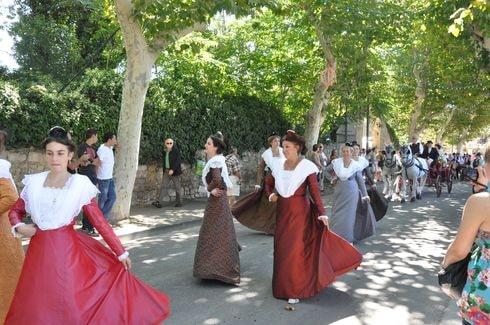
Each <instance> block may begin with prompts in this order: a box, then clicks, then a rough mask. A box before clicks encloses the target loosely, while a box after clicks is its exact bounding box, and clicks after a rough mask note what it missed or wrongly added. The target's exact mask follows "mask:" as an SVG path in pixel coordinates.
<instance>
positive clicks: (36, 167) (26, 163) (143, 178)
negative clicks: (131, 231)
mask: <svg viewBox="0 0 490 325" xmlns="http://www.w3.org/2000/svg"><path fill="white" fill-rule="evenodd" d="M259 157H260V155H259V153H256V152H245V153H244V154H243V155H242V156H241V174H242V186H241V193H242V194H243V193H248V192H250V191H253V189H254V185H255V182H256V178H257V163H258V161H259ZM7 159H8V160H9V161H10V162H11V163H12V169H11V172H12V175H13V177H14V180H15V182H16V184H17V188H18V189H19V191H20V190H21V189H22V187H23V186H22V183H21V181H22V178H23V177H24V175H26V174H34V173H39V172H42V171H44V170H46V169H47V167H46V164H45V161H44V154H43V152H42V151H39V150H34V149H20V150H11V151H9V152H8V154H7ZM115 168H117V165H116V166H115ZM161 181H162V168H160V167H159V166H158V165H140V166H139V167H138V171H137V173H136V180H135V184H134V189H133V198H132V204H133V205H146V204H150V203H151V202H152V201H153V200H155V198H157V196H158V194H159V191H160V184H161ZM115 182H117V179H116V180H115ZM181 183H182V192H183V193H182V194H183V197H184V199H192V198H197V197H205V196H206V192H205V189H204V187H203V185H202V181H201V177H200V176H197V175H195V174H194V166H191V165H189V164H187V163H184V164H182V176H181ZM169 195H170V196H169V197H168V198H167V199H168V200H169V201H170V200H173V199H174V198H175V191H174V189H173V188H171V189H170V191H169Z"/></svg>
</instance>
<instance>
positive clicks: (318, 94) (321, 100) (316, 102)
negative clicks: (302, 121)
mask: <svg viewBox="0 0 490 325" xmlns="http://www.w3.org/2000/svg"><path fill="white" fill-rule="evenodd" d="M313 96H314V97H313V104H312V105H311V107H310V108H309V109H308V111H307V112H306V126H305V134H304V137H305V143H306V147H307V148H308V150H311V148H312V147H313V145H314V144H315V143H317V142H318V136H319V134H320V128H321V127H322V124H323V122H324V121H325V117H326V112H325V110H324V109H323V107H326V105H327V103H328V92H327V87H326V86H325V85H324V84H323V82H322V81H318V82H317V83H316V86H315V93H314V95H313Z"/></svg>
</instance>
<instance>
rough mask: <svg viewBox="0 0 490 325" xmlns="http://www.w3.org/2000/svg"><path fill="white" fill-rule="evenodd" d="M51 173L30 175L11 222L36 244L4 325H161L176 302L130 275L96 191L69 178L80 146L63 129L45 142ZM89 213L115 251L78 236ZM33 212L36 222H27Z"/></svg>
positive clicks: (86, 182)
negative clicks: (77, 227)
mask: <svg viewBox="0 0 490 325" xmlns="http://www.w3.org/2000/svg"><path fill="white" fill-rule="evenodd" d="M43 148H44V150H45V155H46V161H47V164H48V166H49V171H47V172H43V173H39V174H33V175H27V176H26V177H25V178H24V180H23V183H24V189H23V191H22V193H21V195H20V198H19V200H18V201H17V202H16V203H15V205H14V207H13V208H12V210H11V212H10V214H9V218H10V223H11V224H12V225H13V231H14V232H15V234H16V235H18V234H20V235H23V236H25V237H29V238H31V240H30V244H29V248H28V250H27V254H26V258H25V262H24V266H23V268H22V273H21V276H20V279H19V283H18V285H17V288H16V291H15V295H14V299H13V301H12V304H11V306H10V309H9V312H8V314H7V318H6V321H5V324H16V325H17V324H51V325H53V324H118V325H119V324H160V323H161V322H162V321H164V320H165V319H166V318H167V317H168V315H169V298H168V297H167V296H165V295H164V294H162V293H160V292H158V291H156V290H155V289H153V288H151V287H149V286H147V285H146V284H144V283H143V282H141V281H140V280H139V279H138V278H136V277H135V276H134V275H133V274H131V273H130V269H131V260H130V259H129V257H128V255H129V254H128V252H127V251H125V249H124V247H123V246H122V244H121V242H120V241H119V239H118V238H117V237H116V235H115V234H114V231H113V230H112V228H111V226H110V225H109V224H108V223H107V221H106V220H105V218H104V216H103V214H102V212H101V211H100V209H99V207H98V205H97V202H96V201H95V196H96V195H97V192H98V190H97V188H96V187H95V186H94V185H93V184H92V183H91V182H90V180H89V179H88V178H87V177H86V176H83V175H79V174H73V175H72V174H70V173H68V172H67V165H68V162H69V161H70V160H71V159H72V157H73V152H74V149H75V148H74V146H73V144H72V143H71V141H69V140H68V138H67V133H66V132H65V130H64V129H62V128H60V127H56V128H53V129H51V130H50V132H49V136H48V138H46V139H45V140H44V142H43ZM81 210H83V211H84V212H85V214H86V215H87V216H88V217H89V219H90V222H91V223H92V224H93V225H94V226H95V228H96V229H97V230H98V232H99V233H100V234H101V235H102V237H103V238H104V240H105V242H106V243H107V244H108V246H109V247H110V248H111V250H112V251H111V250H109V249H107V248H106V247H105V246H104V245H102V244H101V243H99V242H98V241H96V240H95V239H93V238H91V237H90V236H88V235H86V234H83V233H80V232H77V231H75V229H74V228H73V226H74V224H75V218H76V216H77V215H78V214H79V213H80V212H81ZM26 213H28V214H30V215H31V218H32V220H33V222H34V224H28V225H26V224H24V223H22V219H23V217H24V216H25V215H26Z"/></svg>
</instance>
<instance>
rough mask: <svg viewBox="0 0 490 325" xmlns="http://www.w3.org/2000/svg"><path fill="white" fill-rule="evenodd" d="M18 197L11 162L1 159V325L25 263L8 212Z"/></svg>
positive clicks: (18, 239)
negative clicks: (11, 227) (11, 171)
mask: <svg viewBox="0 0 490 325" xmlns="http://www.w3.org/2000/svg"><path fill="white" fill-rule="evenodd" d="M0 132H1V131H0ZM0 139H1V138H0ZM0 141H1V140H0ZM0 148H1V144H0ZM18 197H19V195H18V194H17V189H16V188H15V185H14V182H13V179H12V176H11V175H10V162H8V161H7V160H4V159H0V324H3V323H4V320H5V316H6V315H7V311H8V309H9V306H10V303H11V302H12V298H13V296H14V291H15V287H16V285H17V280H18V279H19V275H20V271H21V269H22V263H23V262H24V251H23V250H22V245H21V241H20V238H15V237H14V236H13V235H12V233H11V232H10V222H9V220H8V212H9V210H10V208H11V207H12V206H13V205H14V203H15V201H17V199H18Z"/></svg>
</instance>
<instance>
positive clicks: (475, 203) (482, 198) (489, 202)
mask: <svg viewBox="0 0 490 325" xmlns="http://www.w3.org/2000/svg"><path fill="white" fill-rule="evenodd" d="M466 205H467V206H468V205H471V206H472V207H473V208H474V209H477V210H478V211H486V212H487V213H489V214H490V193H489V192H482V193H476V194H473V195H472V196H470V197H469V198H468V201H466Z"/></svg>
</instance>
